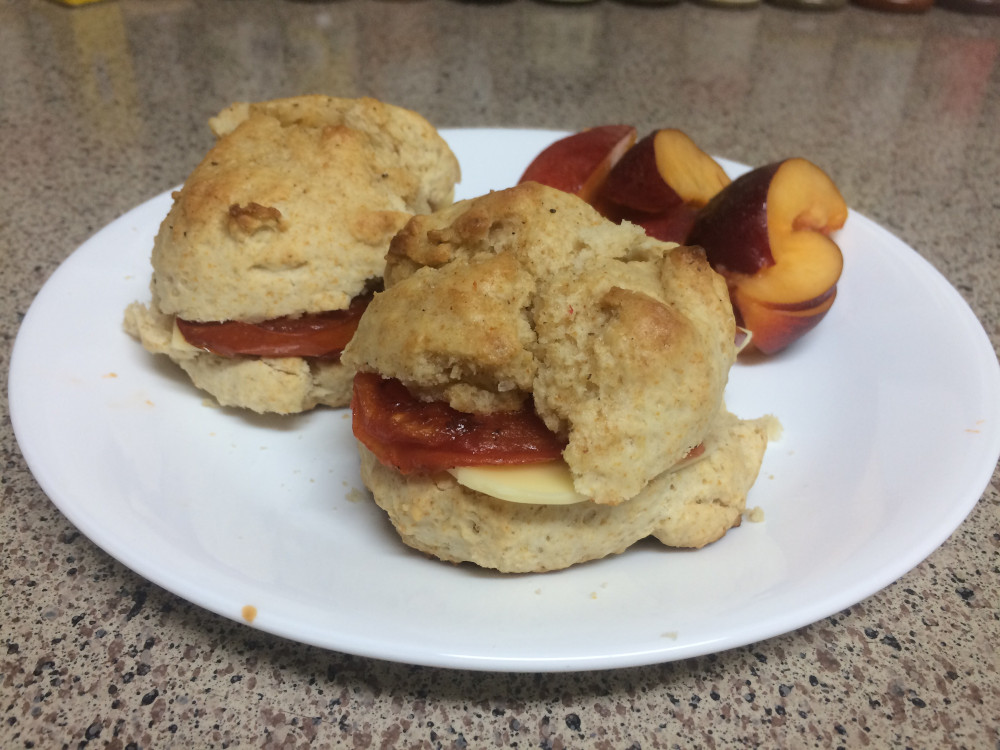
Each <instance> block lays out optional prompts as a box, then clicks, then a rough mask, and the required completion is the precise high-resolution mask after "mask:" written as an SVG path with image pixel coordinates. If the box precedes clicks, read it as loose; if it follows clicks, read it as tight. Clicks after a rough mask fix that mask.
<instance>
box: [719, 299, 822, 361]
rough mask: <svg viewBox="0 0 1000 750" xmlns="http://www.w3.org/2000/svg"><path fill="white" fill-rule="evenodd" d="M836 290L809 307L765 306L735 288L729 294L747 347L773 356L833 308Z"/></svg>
mask: <svg viewBox="0 0 1000 750" xmlns="http://www.w3.org/2000/svg"><path fill="white" fill-rule="evenodd" d="M836 296H837V287H831V288H830V289H829V290H828V292H827V293H826V294H825V295H824V296H823V297H822V298H821V299H820V301H819V302H818V303H817V304H815V305H813V306H812V307H797V306H794V305H789V306H783V307H782V306H774V305H768V304H765V303H763V302H760V301H759V300H756V299H754V298H753V297H751V296H750V295H748V294H745V293H743V292H742V290H740V289H739V288H737V289H734V290H733V293H732V297H733V306H734V307H735V308H736V310H737V313H738V317H739V320H740V323H741V324H742V325H743V327H744V328H746V329H748V330H749V331H751V332H752V336H751V340H750V346H751V347H753V348H756V349H759V350H760V351H762V352H764V353H765V354H774V353H775V352H778V351H780V350H782V349H784V348H785V347H786V346H788V345H789V344H791V343H792V342H793V341H795V340H796V339H798V338H801V337H802V336H803V335H805V334H806V333H808V332H809V331H811V330H812V329H813V328H814V327H815V326H816V324H817V323H819V322H820V321H821V320H822V319H823V317H824V316H825V315H826V313H827V312H828V311H829V310H830V307H831V306H832V305H833V301H834V299H835V298H836Z"/></svg>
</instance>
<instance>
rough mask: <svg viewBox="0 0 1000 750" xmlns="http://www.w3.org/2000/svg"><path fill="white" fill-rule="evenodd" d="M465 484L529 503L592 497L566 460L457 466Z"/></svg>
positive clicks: (457, 477) (680, 466)
mask: <svg viewBox="0 0 1000 750" xmlns="http://www.w3.org/2000/svg"><path fill="white" fill-rule="evenodd" d="M702 458H704V451H702V452H698V453H696V454H695V455H693V456H688V457H687V458H683V459H681V460H680V461H678V462H677V463H676V464H674V465H673V466H672V467H671V468H670V471H677V470H678V469H683V468H685V467H687V466H690V465H691V464H693V463H696V462H697V461H699V460H701V459H702ZM448 473H449V474H451V475H452V476H453V477H455V481H457V482H458V483H459V484H460V485H462V486H463V487H467V488H468V489H470V490H474V491H475V492H482V493H483V494H484V495H489V496H490V497H495V498H497V499H498V500H506V501H507V502H511V503H525V504H527V505H572V504H574V503H582V502H585V501H587V500H589V499H590V498H588V497H587V496H586V495H581V494H580V493H579V492H577V491H576V490H575V489H574V488H573V475H572V474H570V471H569V466H567V465H566V462H565V461H563V460H562V459H556V460H555V461H547V462H545V463H537V464H511V465H500V466H456V467H455V468H453V469H448Z"/></svg>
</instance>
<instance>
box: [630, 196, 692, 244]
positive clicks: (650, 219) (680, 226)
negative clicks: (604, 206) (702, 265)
mask: <svg viewBox="0 0 1000 750" xmlns="http://www.w3.org/2000/svg"><path fill="white" fill-rule="evenodd" d="M697 215H698V207H697V206H694V205H692V204H689V203H679V204H677V205H676V206H674V207H673V208H671V209H668V210H666V211H661V212H660V213H657V214H644V213H641V212H639V211H618V212H616V213H615V215H614V217H613V218H614V219H615V220H616V221H618V222H621V221H630V222H632V223H633V224H637V225H639V226H640V227H642V228H643V229H645V230H646V234H648V235H649V236H650V237H654V238H655V239H658V240H662V241H663V242H676V243H677V244H679V245H684V244H686V243H687V237H688V234H690V232H691V227H693V226H694V220H695V218H696V217H697Z"/></svg>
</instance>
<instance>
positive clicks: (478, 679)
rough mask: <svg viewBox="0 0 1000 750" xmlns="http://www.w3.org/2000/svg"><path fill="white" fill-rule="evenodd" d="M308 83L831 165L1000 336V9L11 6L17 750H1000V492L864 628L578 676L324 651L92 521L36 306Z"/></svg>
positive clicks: (428, 108)
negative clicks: (171, 577)
mask: <svg viewBox="0 0 1000 750" xmlns="http://www.w3.org/2000/svg"><path fill="white" fill-rule="evenodd" d="M306 92H323V93H333V94H339V95H361V94H370V95H374V96H377V97H379V98H382V99H385V100H387V101H392V102H395V103H397V104H402V105H404V106H408V107H411V108H414V109H416V110H418V111H420V112H421V113H423V114H424V115H425V116H427V117H428V118H429V119H430V120H431V121H432V122H434V123H435V124H437V125H438V126H441V127H458V126H480V125H503V126H519V127H552V128H562V129H575V128H580V127H584V126H587V125H591V124H597V123H601V122H611V121H618V122H632V123H634V124H636V125H637V126H638V127H639V130H640V131H645V130H648V129H651V128H652V127H654V126H660V125H664V124H670V125H674V126H678V127H681V128H683V129H685V130H687V131H688V132H690V133H692V134H696V135H697V138H698V140H699V142H700V143H701V144H702V145H703V146H704V147H705V148H706V149H707V150H709V151H711V152H713V153H718V154H723V155H725V156H727V157H730V158H732V159H735V160H738V161H743V162H746V163H752V164H760V163H764V162H765V161H766V160H769V159H772V158H774V157H775V156H776V155H780V156H785V155H791V154H801V155H804V156H807V157H809V158H812V159H813V160H815V161H816V162H818V163H820V164H823V165H825V166H826V167H827V169H828V170H829V171H830V172H831V173H832V174H833V175H835V177H836V179H837V182H838V184H839V185H840V187H841V189H842V190H843V192H844V193H845V195H846V196H847V198H848V201H849V203H850V204H851V205H852V207H854V208H856V209H858V210H860V211H861V212H862V213H864V214H866V215H868V216H870V217H871V218H873V219H875V220H876V221H878V222H879V223H881V224H883V225H884V226H885V227H887V228H888V229H889V230H890V231H892V232H894V233H895V234H897V235H898V236H900V237H901V238H902V239H903V240H905V241H906V242H907V243H909V244H910V245H912V246H913V247H914V248H916V249H917V250H918V251H919V252H920V253H921V254H922V255H923V256H924V257H925V258H927V259H928V260H929V261H930V262H931V263H932V264H933V265H934V266H935V267H936V268H937V269H939V270H940V271H941V272H942V273H943V274H944V275H945V276H946V277H947V278H948V279H949V280H950V281H951V283H952V284H953V285H954V286H955V287H956V288H957V289H958V290H959V292H960V294H961V295H962V296H963V297H964V298H965V300H966V301H967V302H968V303H969V304H970V305H971V307H972V309H973V310H974V311H975V313H976V314H977V315H978V317H979V319H980V321H981V322H982V324H983V326H984V327H985V329H986V331H987V333H988V335H989V337H990V339H991V341H992V343H993V346H994V348H995V349H996V348H997V347H1000V240H998V237H1000V218H998V216H1000V211H998V209H1000V203H998V200H1000V177H998V175H1000V137H998V132H997V127H998V124H1000V18H982V17H980V18H975V17H968V16H961V15H958V14H954V13H950V12H947V11H944V10H940V9H935V10H932V11H931V12H930V13H928V14H927V15H924V16H917V17H903V16H890V15H883V14H879V13H875V12H870V11H866V10H861V9H858V8H854V7H848V8H846V9H844V10H842V11H839V12H834V13H829V14H807V13H796V12H792V11H787V10H782V9H778V8H775V7H771V6H764V7H759V8H756V9H752V10H749V11H746V12H727V11H724V10H715V9H711V8H707V7H700V6H697V5H685V4H682V5H676V6H671V7H657V8H645V7H639V6H629V5H625V4H617V3H612V2H607V1H604V0H602V1H601V2H596V3H592V4H586V5H574V6H560V5H544V4H537V3H530V2H507V3H503V2H501V3H482V4H477V3H459V2H447V1H446V0H426V1H423V0H417V1H413V2H370V3H362V2H353V1H352V0H344V1H342V2H331V3H323V2H301V3H298V2H280V1H277V0H274V1H268V0H244V1H242V2H239V3H235V2H229V3H200V2H194V0H133V1H131V2H124V1H123V2H104V3H98V4H95V5H90V6H85V7H81V8H77V9H69V8H65V7H62V6H59V5H57V4H54V3H51V2H45V1H43V0H24V1H17V0H6V1H5V2H2V3H0V143H2V146H3V147H2V148H0V176H2V179H0V206H2V207H3V210H2V214H3V218H2V220H0V268H2V273H0V288H2V293H0V333H2V337H3V345H2V347H0V371H2V373H3V388H2V389H0V399H2V404H3V410H2V411H3V423H2V425H0V450H2V455H3V459H2V461H3V463H2V466H3V468H2V480H0V481H2V491H3V500H2V505H0V518H2V524H0V550H2V552H0V568H2V577H0V641H2V642H0V665H2V666H0V713H2V724H0V747H3V748H22V747H23V748H31V747H36V748H50V747H84V746H87V747H110V748H125V747H133V748H167V747H178V748H181V747H185V748H187V747H236V746H241V747H305V746H307V745H309V744H310V742H311V743H312V746H315V747H334V746H342V745H346V746H351V747H383V748H386V747H403V746H405V747H421V748H423V747H427V748H435V747H444V748H451V747H458V748H464V747H544V748H563V747H566V748H568V747H596V748H622V749H624V748H629V747H636V748H639V747H641V748H654V747H685V748H711V747H735V746H740V747H743V746H751V747H752V746H759V747H840V746H843V747H913V748H996V747H1000V657H998V647H1000V575H998V574H1000V479H998V475H997V474H996V473H994V475H993V479H992V482H991V483H990V485H989V486H988V487H987V489H986V491H985V494H984V496H983V497H982V499H981V500H980V502H979V503H978V505H977V506H976V507H975V509H974V510H973V511H972V513H971V515H970V516H969V517H968V519H967V520H966V521H965V522H964V523H963V524H962V526H961V527H960V528H959V529H958V531H956V532H955V533H954V534H953V535H952V536H951V537H950V538H949V539H948V541H947V542H946V543H945V544H944V545H943V546H942V547H941V548H940V549H938V550H937V551H936V552H934V553H933V554H932V555H931V556H930V557H929V558H928V559H927V560H925V561H924V562H922V563H921V564H920V565H918V566H917V567H916V568H915V569H914V570H912V571H911V572H909V573H907V574H906V575H905V576H903V578H902V579H901V580H899V581H897V582H896V583H893V584H892V585H890V586H889V587H887V588H886V589H884V590H883V591H881V592H879V593H877V594H875V595H873V596H871V597H870V598H868V599H866V600H864V601H862V602H859V603H857V604H855V605H854V606H851V607H850V608H848V609H846V610H844V611H842V612H839V613H838V614H836V615H835V616H832V617H829V618H827V619H824V620H822V621H820V622H817V623H815V624H813V625H809V626H807V627H803V628H801V629H799V630H797V631H795V632H791V633H788V634H786V635H782V636H779V637H775V638H772V639H770V640H767V641H764V642H761V643H756V644H753V645H750V646H746V647H742V648H736V649H732V650H729V651H725V652H722V653H718V654H715V655H712V656H706V657H699V658H695V659H690V660H686V661H679V662H673V663H667V664H663V665H656V666H647V667H633V668H628V669H619V670H606V671H597V672H577V673H568V674H505V673H489V672H465V671H459V670H447V669H437V668H430V667H415V666H409V665H404V664H396V663H391V662H384V661H379V660H373V659H368V658H363V657H360V656H352V655H345V654H340V653H332V652H327V651H323V650H321V649H317V648H314V647H310V646H305V645H299V644H297V643H295V642H291V641H287V640H283V639H281V638H279V637H275V636H271V635H269V634H267V633H263V632H260V631H259V630H256V629H254V628H251V627H248V626H246V625H243V624H239V623H236V622H232V621H230V620H227V619H224V618H222V617H219V616H216V615H214V614H211V613H209V612H207V611H204V610H202V609H200V608H199V607H196V606H194V605H192V604H189V603H188V602H186V601H184V600H183V599H180V598H178V597H176V596H174V595H172V594H170V593H168V592H166V591H164V590H163V589H161V588H159V587H158V586H156V585H154V584H152V583H150V582H148V581H146V580H145V579H143V578H141V577H140V576H137V575H136V574H134V573H133V572H131V571H130V570H129V569H127V568H125V567H124V566H123V565H121V564H119V563H118V562H117V561H116V560H114V559H113V558H111V557H109V556H108V555H107V554H105V553H104V552H103V551H102V550H101V549H99V548H98V547H96V546H95V545H94V544H92V543H91V542H90V541H89V540H88V539H87V538H86V537H85V536H83V535H82V534H81V533H79V532H78V531H77V530H76V529H75V528H74V527H73V526H72V525H71V524H70V523H69V522H68V521H67V520H66V519H65V518H64V517H63V515H62V514H61V513H60V512H59V511H58V510H57V509H56V508H55V507H54V506H53V505H52V504H51V503H50V501H49V500H48V498H47V497H46V496H45V494H44V493H43V492H42V490H41V489H40V488H39V486H38V484H37V483H36V481H35V479H34V478H33V477H32V474H31V473H30V471H29V469H28V467H27V465H26V463H25V460H24V458H23V457H22V455H21V453H20V451H19V449H18V446H17V444H16V442H15V438H14V435H13V432H12V429H11V425H10V419H9V416H8V414H9V412H8V409H7V400H6V399H7V371H8V365H9V361H10V352H11V346H12V344H13V341H14V338H15V335H16V333H17V331H18V326H19V323H20V321H21V319H22V317H23V316H24V314H25V312H26V311H27V309H28V307H29V305H30V303H31V301H32V299H33V297H34V296H35V294H36V293H37V292H38V290H39V289H40V288H41V286H42V284H43V283H44V282H45V280H46V279H47V278H48V277H49V275H50V274H51V273H52V272H53V271H54V270H55V269H56V267H57V266H58V265H59V264H60V262H61V261H63V260H64V259H65V258H66V257H67V256H68V255H69V254H70V253H71V252H72V251H73V250H74V248H76V247H77V246H78V245H79V244H80V243H81V242H83V241H84V240H86V239H87V238H88V237H89V236H90V235H92V234H93V233H94V232H95V231H97V230H98V229H99V228H101V227H102V226H104V225H105V224H107V223H108V222H110V221H112V220H114V219H115V218H116V217H118V216H120V215H121V214H123V213H124V212H125V211H127V210H128V209H129V208H131V207H133V206H134V205H136V204H137V203H139V202H141V201H143V200H145V199H147V198H149V197H151V196H153V195H156V194H158V193H160V192H162V191H163V190H165V189H167V188H169V187H170V186H172V185H174V184H177V183H179V182H181V181H182V180H183V178H184V177H185V175H186V174H187V173H188V171H189V170H190V169H191V168H192V167H193V166H194V165H195V164H196V163H197V161H198V160H199V159H200V157H201V155H202V153H203V151H204V150H205V148H206V147H207V144H208V131H207V130H206V128H205V121H206V119H207V117H209V116H210V115H211V114H214V112H215V111H217V110H218V109H219V108H220V107H221V106H224V105H225V104H227V103H228V102H230V101H232V100H239V99H244V100H254V99H267V98H272V97H276V96H284V95H291V94H297V93H306ZM932 345H933V342H928V346H932ZM994 416H996V415H994Z"/></svg>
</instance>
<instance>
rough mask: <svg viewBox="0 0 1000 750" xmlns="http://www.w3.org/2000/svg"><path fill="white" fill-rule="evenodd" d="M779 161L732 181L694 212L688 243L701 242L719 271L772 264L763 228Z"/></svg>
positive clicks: (747, 269)
mask: <svg viewBox="0 0 1000 750" xmlns="http://www.w3.org/2000/svg"><path fill="white" fill-rule="evenodd" d="M781 164H782V162H776V163H774V164H768V165H767V166H764V167H757V168H756V169H754V170H752V171H750V172H747V173H746V174H744V175H741V176H740V177H737V178H736V179H735V180H733V181H732V182H731V183H730V184H729V185H728V186H726V187H725V188H723V189H722V190H721V191H719V192H718V193H717V194H716V196H715V197H714V198H713V199H712V200H710V201H709V202H708V204H707V205H705V207H704V208H702V209H701V210H700V211H699V212H698V216H697V217H696V218H695V221H694V226H693V227H692V228H691V232H690V233H689V234H688V238H687V241H688V244H691V245H701V246H702V247H703V248H704V249H705V254H706V255H707V256H708V262H709V263H710V264H711V265H712V267H713V268H714V269H715V270H717V271H719V272H720V273H721V272H723V271H734V272H736V273H744V274H754V273H756V272H757V271H759V270H761V269H762V268H766V267H767V266H770V265H773V264H774V259H773V258H772V257H771V242H770V239H769V237H768V230H767V194H768V190H769V189H770V187H771V180H772V179H773V178H774V174H775V172H777V171H778V167H780V166H781Z"/></svg>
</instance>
